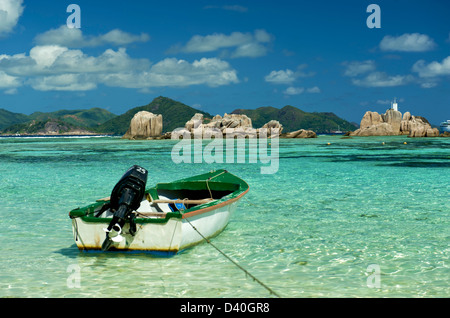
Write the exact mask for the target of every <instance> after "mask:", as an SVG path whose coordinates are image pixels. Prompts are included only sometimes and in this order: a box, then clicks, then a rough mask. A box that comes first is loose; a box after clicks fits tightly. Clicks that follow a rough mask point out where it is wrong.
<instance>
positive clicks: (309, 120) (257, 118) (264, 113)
mask: <svg viewBox="0 0 450 318" xmlns="http://www.w3.org/2000/svg"><path fill="white" fill-rule="evenodd" d="M232 114H245V115H247V116H248V117H250V118H251V119H252V124H253V127H255V128H259V127H262V126H263V125H264V124H265V123H267V122H269V121H270V120H272V119H273V120H278V121H279V122H280V123H281V124H282V125H283V132H289V131H296V130H299V129H308V130H312V131H314V132H316V133H329V132H331V131H335V130H338V128H339V129H340V130H342V131H350V130H355V128H357V127H355V125H354V124H352V123H350V122H348V121H346V120H345V119H342V118H339V117H338V116H336V115H335V114H334V113H318V112H314V113H308V112H305V111H303V110H301V109H298V108H296V107H294V106H289V105H288V106H284V107H283V108H281V109H278V108H275V107H271V106H266V107H259V108H256V109H236V110H234V111H233V112H232Z"/></svg>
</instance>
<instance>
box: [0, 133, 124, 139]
mask: <svg viewBox="0 0 450 318" xmlns="http://www.w3.org/2000/svg"><path fill="white" fill-rule="evenodd" d="M27 137H28V138H32V137H35V138H36V137H42V138H61V137H120V136H119V135H114V134H57V135H44V134H18V135H17V134H14V135H0V138H27Z"/></svg>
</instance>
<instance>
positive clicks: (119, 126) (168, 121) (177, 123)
mask: <svg viewBox="0 0 450 318" xmlns="http://www.w3.org/2000/svg"><path fill="white" fill-rule="evenodd" d="M144 110H145V111H148V112H151V113H153V114H161V115H162V117H163V132H168V131H173V130H174V129H176V128H179V127H184V125H185V124H186V122H187V121H188V120H189V119H191V118H192V116H194V115H195V114H196V113H201V114H203V116H204V117H205V118H212V116H211V114H208V113H205V112H202V111H200V110H198V109H195V108H192V107H190V106H187V105H185V104H183V103H180V102H177V101H174V100H173V99H170V98H167V97H162V96H159V97H157V98H155V99H154V100H153V101H152V102H151V103H150V104H148V105H145V106H139V107H135V108H132V109H130V110H129V111H127V112H126V113H125V114H123V115H120V116H117V117H115V118H112V119H110V120H108V121H106V122H105V123H103V124H102V125H100V126H99V127H98V128H97V129H96V131H97V132H100V133H113V134H117V135H124V134H125V133H126V132H127V130H128V128H129V127H130V122H131V119H132V118H133V116H134V115H135V114H136V113H137V112H140V111H144Z"/></svg>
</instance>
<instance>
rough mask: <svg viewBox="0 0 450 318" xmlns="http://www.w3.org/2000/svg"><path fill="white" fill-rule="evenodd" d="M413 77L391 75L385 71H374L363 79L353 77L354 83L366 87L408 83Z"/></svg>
mask: <svg viewBox="0 0 450 318" xmlns="http://www.w3.org/2000/svg"><path fill="white" fill-rule="evenodd" d="M413 79H414V77H413V76H412V75H395V76H390V75H388V74H386V73H385V72H373V73H370V74H368V75H367V76H366V77H364V78H362V79H359V78H358V79H356V78H354V79H352V83H353V84H354V85H357V86H364V87H394V86H402V85H406V84H408V83H410V82H412V81H413Z"/></svg>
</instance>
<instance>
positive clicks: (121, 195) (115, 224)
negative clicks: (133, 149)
mask: <svg viewBox="0 0 450 318" xmlns="http://www.w3.org/2000/svg"><path fill="white" fill-rule="evenodd" d="M147 176H148V171H147V170H145V169H144V168H142V167H140V166H137V165H134V166H132V167H131V168H130V169H128V170H127V172H125V174H124V175H123V176H122V178H121V179H120V180H119V182H118V183H117V184H116V185H115V186H114V189H113V190H112V192H111V198H110V203H109V209H110V211H111V212H113V213H114V215H113V218H112V220H111V222H110V223H109V226H108V228H106V229H105V232H106V238H105V240H104V241H103V244H102V250H103V251H107V250H108V249H109V248H110V247H111V244H112V243H113V242H120V241H121V240H122V239H123V238H122V236H121V235H120V233H121V232H122V229H123V226H124V225H125V222H126V221H127V220H128V221H129V222H130V234H131V235H134V234H135V233H136V224H135V223H134V217H135V216H134V214H133V213H131V212H133V211H134V210H137V209H138V208H139V206H140V204H141V201H142V199H143V197H144V194H145V185H146V183H147Z"/></svg>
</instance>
